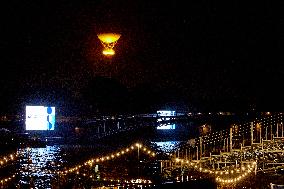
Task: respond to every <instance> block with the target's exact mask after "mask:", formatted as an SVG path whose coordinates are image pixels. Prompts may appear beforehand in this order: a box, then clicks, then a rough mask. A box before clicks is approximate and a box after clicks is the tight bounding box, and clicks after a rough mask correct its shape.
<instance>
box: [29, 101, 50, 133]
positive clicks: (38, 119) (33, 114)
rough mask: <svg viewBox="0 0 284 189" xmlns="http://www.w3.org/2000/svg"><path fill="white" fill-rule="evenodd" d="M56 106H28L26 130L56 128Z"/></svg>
mask: <svg viewBox="0 0 284 189" xmlns="http://www.w3.org/2000/svg"><path fill="white" fill-rule="evenodd" d="M54 127H55V107H49V106H48V107H46V106H26V130H54Z"/></svg>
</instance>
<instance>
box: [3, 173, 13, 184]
mask: <svg viewBox="0 0 284 189" xmlns="http://www.w3.org/2000/svg"><path fill="white" fill-rule="evenodd" d="M15 177H16V174H14V175H12V176H10V177H7V178H3V179H2V180H0V183H1V184H5V183H8V182H9V181H11V180H12V179H13V178H15Z"/></svg>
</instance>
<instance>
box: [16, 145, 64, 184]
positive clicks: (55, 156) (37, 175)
mask: <svg viewBox="0 0 284 189" xmlns="http://www.w3.org/2000/svg"><path fill="white" fill-rule="evenodd" d="M60 150H61V148H60V147H59V146H46V147H45V148H25V149H20V150H19V151H18V154H19V155H20V160H19V162H20V165H19V168H20V171H19V178H20V181H19V184H20V185H33V186H34V187H35V188H51V180H52V178H54V176H55V174H54V171H56V170H58V169H60V168H61V165H62V163H63V162H64V161H63V158H62V156H61V155H60Z"/></svg>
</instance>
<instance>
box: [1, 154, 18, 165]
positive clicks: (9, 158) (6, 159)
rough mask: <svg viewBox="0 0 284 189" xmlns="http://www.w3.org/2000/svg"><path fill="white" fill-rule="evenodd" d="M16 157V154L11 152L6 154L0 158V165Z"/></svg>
mask: <svg viewBox="0 0 284 189" xmlns="http://www.w3.org/2000/svg"><path fill="white" fill-rule="evenodd" d="M16 157H18V154H17V153H12V154H9V155H7V156H4V157H3V158H0V166H4V165H6V164H7V163H8V162H10V161H14V160H16Z"/></svg>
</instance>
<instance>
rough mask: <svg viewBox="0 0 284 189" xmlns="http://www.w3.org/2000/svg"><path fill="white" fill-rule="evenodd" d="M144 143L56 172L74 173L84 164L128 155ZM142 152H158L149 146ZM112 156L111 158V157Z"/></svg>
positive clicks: (148, 153) (87, 164)
mask: <svg viewBox="0 0 284 189" xmlns="http://www.w3.org/2000/svg"><path fill="white" fill-rule="evenodd" d="M142 147H143V145H142V144H140V143H136V144H135V145H131V146H130V148H125V149H122V150H119V151H117V152H114V153H110V154H109V155H106V156H101V157H97V158H92V159H89V160H87V161H85V162H84V163H83V164H81V165H77V166H75V167H72V168H69V169H67V170H65V171H55V172H54V173H56V174H68V173H72V172H74V171H77V170H78V169H80V168H81V167H83V166H92V164H93V163H94V162H96V163H100V162H104V161H109V160H111V159H114V158H118V157H120V156H121V155H126V154H127V153H129V152H130V151H132V150H135V149H136V148H137V149H140V148H142ZM141 151H142V152H144V153H145V154H147V155H149V156H150V157H155V156H156V153H155V152H152V151H151V150H148V148H147V147H144V148H143V150H141ZM110 157H111V158H110Z"/></svg>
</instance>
